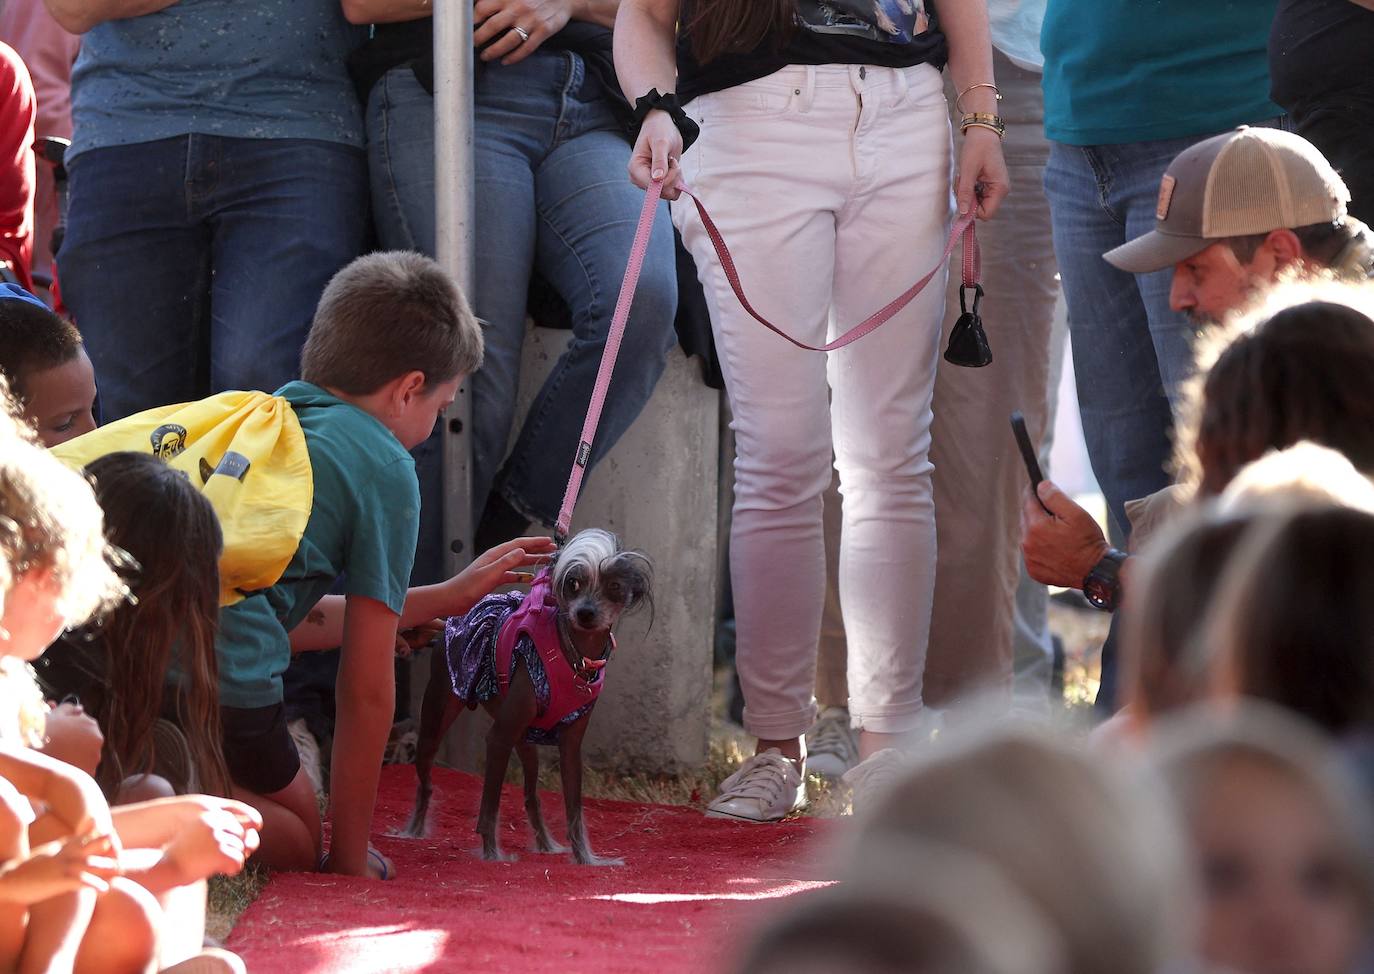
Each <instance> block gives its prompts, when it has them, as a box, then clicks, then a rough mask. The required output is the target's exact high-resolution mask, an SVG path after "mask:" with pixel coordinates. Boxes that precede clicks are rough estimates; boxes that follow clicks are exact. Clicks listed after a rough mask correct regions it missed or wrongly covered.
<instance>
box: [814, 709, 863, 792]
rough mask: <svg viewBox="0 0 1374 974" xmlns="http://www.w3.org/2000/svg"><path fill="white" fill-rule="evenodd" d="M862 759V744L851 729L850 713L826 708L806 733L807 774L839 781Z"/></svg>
mask: <svg viewBox="0 0 1374 974" xmlns="http://www.w3.org/2000/svg"><path fill="white" fill-rule="evenodd" d="M858 756H859V744H858V741H857V740H856V739H855V737H854V731H853V730H851V729H850V727H849V711H848V710H846V709H845V708H843V707H826V708H825V709H824V710H822V711H821V715H820V717H819V718H818V719H817V721H816V723H815V726H813V727H812V728H811V729H810V730H809V731H807V732H806V770H807V771H809V772H811V773H813V774H818V775H820V776H821V777H822V778H839V777H841V776H842V775H843V774H844V773H845V772H846V771H848V770H849V769H850V768H852V767H854V762H855V760H857V758H858Z"/></svg>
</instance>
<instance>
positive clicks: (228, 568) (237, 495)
mask: <svg viewBox="0 0 1374 974" xmlns="http://www.w3.org/2000/svg"><path fill="white" fill-rule="evenodd" d="M120 450H132V451H135V452H139V453H142V452H145V451H149V452H151V453H152V454H153V456H155V457H158V458H159V459H161V460H162V461H164V462H165V463H167V464H168V465H169V466H171V467H173V468H175V469H177V470H180V471H182V472H183V473H184V474H186V475H187V477H189V478H190V480H191V483H193V484H195V485H196V487H197V488H198V489H199V490H200V491H201V493H203V494H204V495H205V496H206V498H207V499H209V501H210V504H211V506H213V507H214V509H215V513H216V514H218V515H219V520H220V530H221V531H222V532H223V533H224V554H223V555H222V556H221V558H220V565H219V571H220V604H221V605H232V604H233V603H235V602H238V601H239V600H240V599H242V598H243V595H244V593H246V592H255V591H257V590H259V589H264V588H268V587H269V586H271V585H272V584H274V583H275V582H276V581H277V580H278V579H279V578H281V576H282V572H284V571H286V567H287V566H288V565H289V564H291V559H292V558H293V557H294V556H295V554H296V549H297V548H298V547H299V546H300V541H301V536H302V535H304V534H305V525H306V523H307V522H308V521H309V520H310V509H311V505H312V504H313V503H314V496H315V482H314V476H313V473H312V471H311V468H310V453H309V451H308V450H307V449H306V444H305V433H304V432H303V431H302V430H301V424H300V420H299V419H298V418H297V417H296V411H295V410H294V409H292V408H291V405H290V404H289V403H288V402H287V401H286V400H285V399H282V398H280V397H277V396H269V395H268V394H267V393H265V392H223V393H220V394H219V395H217V396H211V397H210V398H209V399H202V400H200V401H199V402H190V403H181V404H180V405H175V406H162V407H159V408H158V409H150V410H148V411H147V412H142V413H138V414H136V415H134V416H130V417H128V418H127V419H121V420H119V421H118V422H114V423H111V424H110V425H108V426H103V427H101V428H100V429H98V430H95V431H93V432H90V433H87V434H86V435H85V436H79V437H77V438H76V439H74V440H69V441H68V442H66V443H63V444H62V445H61V446H58V447H56V448H55V449H54V450H53V453H54V454H56V455H57V456H58V457H59V458H61V459H62V460H63V461H65V462H66V463H68V464H70V465H72V466H74V467H84V466H85V465H86V464H88V463H90V462H91V461H92V460H94V459H95V458H96V457H100V456H104V455H105V454H107V453H114V452H116V451H120Z"/></svg>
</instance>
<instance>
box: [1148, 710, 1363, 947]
mask: <svg viewBox="0 0 1374 974" xmlns="http://www.w3.org/2000/svg"><path fill="white" fill-rule="evenodd" d="M1149 756H1150V763H1151V765H1152V766H1153V768H1154V769H1155V771H1156V772H1157V774H1158V776H1159V778H1160V779H1161V780H1162V781H1163V782H1164V783H1165V784H1166V786H1167V788H1168V790H1169V791H1170V792H1171V794H1172V797H1173V798H1174V800H1175V801H1176V802H1177V804H1178V807H1179V808H1180V809H1181V810H1182V813H1183V815H1184V817H1185V818H1191V817H1192V815H1194V814H1195V813H1196V809H1197V807H1198V805H1199V803H1200V802H1201V801H1202V797H1203V795H1204V794H1205V792H1206V789H1207V788H1208V787H1209V786H1210V785H1211V784H1213V783H1214V782H1215V781H1216V779H1217V776H1218V775H1219V774H1220V773H1222V772H1224V771H1225V769H1226V768H1227V766H1228V765H1233V764H1234V763H1238V762H1246V763H1249V764H1253V765H1258V766H1261V767H1264V768H1266V769H1268V770H1271V771H1273V772H1275V773H1277V774H1280V775H1282V776H1283V777H1285V778H1287V779H1288V780H1290V781H1291V782H1293V783H1295V784H1297V785H1298V786H1299V787H1300V788H1301V789H1302V790H1303V791H1304V792H1305V793H1306V794H1307V795H1308V796H1309V797H1310V798H1311V799H1312V800H1313V801H1314V802H1315V803H1316V804H1317V805H1318V806H1319V807H1320V808H1321V810H1322V812H1323V813H1324V814H1325V816H1326V817H1327V819H1328V821H1329V822H1330V824H1331V826H1332V829H1333V831H1334V832H1335V833H1336V835H1337V838H1338V841H1339V844H1340V845H1341V846H1342V848H1343V850H1344V852H1345V853H1346V854H1345V855H1343V856H1341V857H1340V859H1341V862H1342V863H1343V864H1344V865H1345V866H1346V867H1347V868H1348V869H1349V871H1350V874H1349V879H1350V881H1351V883H1352V885H1353V887H1354V889H1355V890H1356V893H1357V894H1358V896H1359V898H1360V901H1361V904H1362V906H1363V908H1364V919H1365V925H1366V928H1368V927H1370V926H1374V822H1372V821H1371V818H1370V814H1369V807H1368V798H1367V797H1365V793H1364V792H1363V791H1362V790H1361V788H1360V786H1359V783H1358V782H1357V780H1356V779H1355V778H1354V777H1353V773H1352V771H1351V769H1350V767H1349V765H1347V764H1346V763H1345V761H1344V760H1343V759H1342V757H1341V754H1340V753H1339V752H1338V751H1337V750H1336V748H1335V746H1334V745H1333V743H1332V741H1331V739H1330V738H1327V737H1326V736H1324V735H1323V734H1321V733H1320V732H1319V731H1318V730H1317V729H1316V728H1315V727H1314V726H1313V725H1312V724H1310V723H1309V722H1307V721H1305V720H1302V719H1301V718H1299V717H1297V716H1295V715H1294V714H1292V713H1290V712H1288V711H1285V710H1282V709H1280V708H1278V707H1275V706H1273V705H1270V704H1265V703H1263V702H1260V701H1246V702H1243V703H1241V704H1239V705H1238V706H1237V707H1236V708H1234V709H1231V710H1228V711H1226V712H1219V711H1218V710H1217V709H1216V708H1215V707H1207V706H1198V707H1194V708H1192V709H1190V710H1188V711H1186V712H1184V713H1182V714H1179V715H1176V716H1175V717H1173V718H1172V719H1170V720H1169V721H1167V722H1164V723H1163V724H1161V726H1160V728H1159V730H1158V732H1157V733H1156V734H1154V735H1153V737H1152V744H1151V748H1150V755H1149Z"/></svg>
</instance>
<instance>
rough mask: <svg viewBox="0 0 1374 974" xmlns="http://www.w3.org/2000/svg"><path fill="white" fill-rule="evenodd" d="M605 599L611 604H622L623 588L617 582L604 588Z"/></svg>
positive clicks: (623, 599) (623, 597) (623, 598)
mask: <svg viewBox="0 0 1374 974" xmlns="http://www.w3.org/2000/svg"><path fill="white" fill-rule="evenodd" d="M606 597H607V598H608V599H610V600H611V601H612V602H624V601H625V586H623V585H621V584H620V583H619V582H612V583H611V584H610V585H607V586H606Z"/></svg>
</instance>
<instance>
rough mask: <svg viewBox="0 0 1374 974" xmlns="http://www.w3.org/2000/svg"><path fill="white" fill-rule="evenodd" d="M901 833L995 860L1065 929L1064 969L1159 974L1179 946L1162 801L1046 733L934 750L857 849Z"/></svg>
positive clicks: (995, 731) (1173, 850)
mask: <svg viewBox="0 0 1374 974" xmlns="http://www.w3.org/2000/svg"><path fill="white" fill-rule="evenodd" d="M902 841H908V842H919V843H935V844H941V845H947V846H951V847H955V848H958V849H962V850H965V851H968V852H971V853H973V854H975V855H978V856H980V857H982V858H983V859H985V860H987V861H989V862H992V863H995V864H996V865H997V867H998V868H999V869H1000V870H1001V871H1002V872H1003V874H1004V875H1005V876H1006V877H1007V879H1008V880H1009V881H1010V882H1011V883H1012V885H1013V886H1015V887H1017V888H1018V889H1020V890H1021V891H1022V892H1023V893H1024V894H1025V895H1026V897H1027V898H1028V899H1029V900H1030V902H1031V903H1033V904H1034V905H1035V907H1036V908H1037V909H1038V910H1039V911H1040V912H1041V913H1042V914H1043V915H1044V916H1045V918H1046V920H1047V921H1048V923H1049V924H1050V926H1051V927H1052V929H1053V930H1054V931H1055V933H1056V934H1057V935H1058V937H1059V938H1060V940H1061V943H1062V946H1063V950H1064V957H1065V967H1064V971H1065V974H1104V972H1107V971H1110V972H1112V974H1156V972H1158V971H1159V970H1162V969H1164V968H1165V967H1167V966H1168V964H1169V963H1171V962H1173V961H1175V960H1177V959H1178V958H1179V956H1181V954H1182V953H1183V952H1184V949H1185V944H1186V942H1187V940H1188V933H1189V929H1188V923H1189V918H1190V917H1191V910H1190V905H1191V904H1190V903H1189V897H1188V895H1187V894H1188V886H1187V883H1186V871H1185V868H1184V865H1183V854H1182V843H1181V841H1180V838H1179V835H1178V831H1177V828H1176V826H1175V823H1174V822H1173V820H1172V818H1171V817H1170V816H1169V814H1168V811H1167V809H1166V808H1165V806H1164V805H1162V804H1161V803H1160V802H1159V801H1158V799H1157V798H1155V796H1154V795H1152V794H1151V793H1150V792H1149V791H1147V790H1145V789H1142V788H1138V787H1136V784H1135V782H1134V779H1133V778H1132V776H1130V775H1128V774H1127V773H1126V771H1125V770H1124V769H1123V768H1121V767H1119V766H1112V767H1109V766H1105V765H1103V764H1102V763H1100V762H1099V761H1097V760H1094V759H1093V758H1092V757H1091V756H1090V755H1088V754H1087V753H1085V752H1084V751H1083V750H1081V749H1080V748H1079V747H1077V746H1075V745H1073V744H1071V743H1069V742H1068V741H1067V740H1063V739H1060V738H1059V737H1056V736H1054V734H1053V733H1052V732H1051V731H1050V730H1049V729H1047V728H1036V727H1030V726H1026V727H1020V726H1015V725H1008V724H1002V725H998V726H994V727H990V728H984V729H982V730H974V731H972V732H967V731H966V732H963V733H962V734H961V733H959V732H955V733H954V734H952V735H947V736H946V738H945V740H944V741H943V742H937V743H936V745H933V746H932V748H931V750H930V751H929V752H928V753H927V755H926V757H925V758H924V759H923V760H922V761H921V762H920V763H919V764H918V765H916V766H915V767H913V768H912V769H911V770H910V771H909V772H907V773H906V775H905V776H904V777H902V778H901V779H900V780H899V781H898V782H897V783H896V784H894V785H893V786H892V788H891V789H890V790H889V791H888V792H887V793H886V795H885V796H884V797H883V798H882V799H881V800H880V801H879V802H878V803H877V804H876V805H875V806H874V807H873V809H872V812H871V814H868V815H866V816H865V817H864V821H863V823H862V826H861V829H860V832H859V834H858V837H857V839H856V848H855V851H853V852H852V853H851V854H852V855H854V856H856V857H859V858H861V859H862V858H868V859H872V858H873V857H874V856H877V855H882V854H885V853H884V852H883V850H885V849H888V848H891V847H892V846H893V844H894V843H900V842H902Z"/></svg>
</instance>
